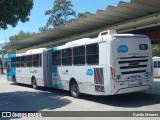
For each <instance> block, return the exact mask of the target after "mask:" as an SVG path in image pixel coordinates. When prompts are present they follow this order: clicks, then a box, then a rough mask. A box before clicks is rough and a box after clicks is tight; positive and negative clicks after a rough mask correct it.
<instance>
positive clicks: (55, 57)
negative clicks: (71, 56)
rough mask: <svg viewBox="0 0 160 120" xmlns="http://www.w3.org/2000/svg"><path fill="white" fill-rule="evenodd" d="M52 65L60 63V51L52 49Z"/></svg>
mask: <svg viewBox="0 0 160 120" xmlns="http://www.w3.org/2000/svg"><path fill="white" fill-rule="evenodd" d="M52 65H58V66H60V65H61V51H54V52H53V53H52Z"/></svg>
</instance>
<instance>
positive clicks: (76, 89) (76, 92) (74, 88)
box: [70, 81, 80, 98]
mask: <svg viewBox="0 0 160 120" xmlns="http://www.w3.org/2000/svg"><path fill="white" fill-rule="evenodd" d="M70 90H71V95H72V97H74V98H79V97H80V92H79V87H78V84H77V82H75V81H73V82H72V83H71V86H70Z"/></svg>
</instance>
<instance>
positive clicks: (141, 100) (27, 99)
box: [0, 74, 160, 120]
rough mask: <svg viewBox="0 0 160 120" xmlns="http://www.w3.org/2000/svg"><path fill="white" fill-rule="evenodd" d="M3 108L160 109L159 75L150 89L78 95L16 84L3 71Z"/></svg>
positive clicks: (0, 78)
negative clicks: (109, 93)
mask: <svg viewBox="0 0 160 120" xmlns="http://www.w3.org/2000/svg"><path fill="white" fill-rule="evenodd" d="M0 111H160V79H155V82H154V89H153V90H151V91H145V92H137V93H130V94H123V95H116V96H91V95H83V96H82V98H81V99H76V98H73V97H71V96H70V93H69V92H67V91H62V90H56V89H48V88H41V89H39V90H34V89H32V88H31V86H28V85H13V84H12V83H10V82H8V81H7V80H6V76H5V75H1V74H0ZM58 119H59V118H58ZM76 119H80V118H76ZM95 119H96V118H95ZM87 120H88V119H87Z"/></svg>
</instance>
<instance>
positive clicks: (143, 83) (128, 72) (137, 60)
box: [109, 34, 153, 95]
mask: <svg viewBox="0 0 160 120" xmlns="http://www.w3.org/2000/svg"><path fill="white" fill-rule="evenodd" d="M113 38H114V39H113V40H112V47H111V55H113V56H112V57H111V60H110V64H111V67H110V71H111V77H110V85H109V90H110V91H109V93H110V94H111V95H113V94H123V93H130V92H136V91H143V90H147V89H151V88H152V82H153V76H152V53H151V43H150V39H149V38H148V37H147V36H143V35H127V34H126V35H118V34H117V35H113Z"/></svg>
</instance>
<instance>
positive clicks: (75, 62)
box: [7, 30, 153, 97]
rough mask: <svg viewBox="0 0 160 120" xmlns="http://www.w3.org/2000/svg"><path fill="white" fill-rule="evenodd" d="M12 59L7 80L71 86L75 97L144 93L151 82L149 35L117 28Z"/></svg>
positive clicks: (150, 85)
mask: <svg viewBox="0 0 160 120" xmlns="http://www.w3.org/2000/svg"><path fill="white" fill-rule="evenodd" d="M8 62H9V67H8V73H7V77H8V80H9V81H13V82H15V83H24V84H30V85H32V86H33V87H34V88H37V87H38V86H42V87H51V88H57V89H62V90H68V91H70V92H71V95H72V96H73V97H79V96H80V93H85V94H90V95H103V96H105V95H116V94H123V93H130V92H137V91H143V90H147V89H151V88H152V82H153V73H152V71H153V68H152V53H151V43H150V39H149V38H148V37H147V36H145V35H136V34H117V33H116V31H115V30H108V31H103V32H101V33H100V34H99V36H98V37H97V38H93V39H90V38H83V39H79V40H76V41H71V42H68V43H66V44H65V45H62V46H57V47H53V48H50V49H47V48H39V49H34V50H29V51H27V52H26V53H22V54H16V55H11V56H9V58H8Z"/></svg>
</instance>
